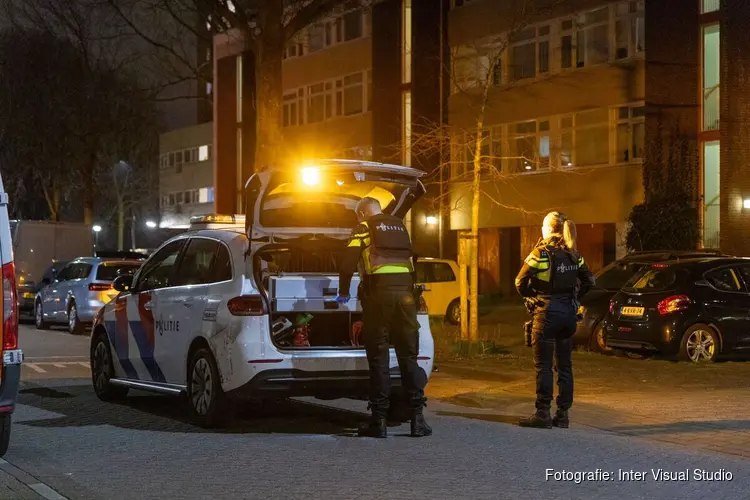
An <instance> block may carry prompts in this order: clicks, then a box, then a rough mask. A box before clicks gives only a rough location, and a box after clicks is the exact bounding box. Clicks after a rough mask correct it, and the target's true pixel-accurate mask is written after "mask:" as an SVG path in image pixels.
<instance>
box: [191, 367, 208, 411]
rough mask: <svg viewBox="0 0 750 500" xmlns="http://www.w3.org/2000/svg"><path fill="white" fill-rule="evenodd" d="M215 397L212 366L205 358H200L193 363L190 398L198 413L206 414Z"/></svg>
mask: <svg viewBox="0 0 750 500" xmlns="http://www.w3.org/2000/svg"><path fill="white" fill-rule="evenodd" d="M212 399H213V379H212V377H211V367H210V366H209V364H208V361H207V360H206V359H205V358H200V359H198V360H197V361H196V362H195V365H193V373H192V375H191V387H190V400H191V402H192V404H193V408H195V411H196V413H198V415H201V416H203V415H206V414H207V413H208V409H209V407H210V406H211V400H212Z"/></svg>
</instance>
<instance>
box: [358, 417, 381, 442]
mask: <svg viewBox="0 0 750 500" xmlns="http://www.w3.org/2000/svg"><path fill="white" fill-rule="evenodd" d="M357 434H358V435H359V436H362V437H373V438H386V437H388V419H387V418H386V417H383V416H381V415H375V414H374V415H373V416H372V417H370V421H369V422H367V423H366V424H363V425H361V426H360V427H359V431H358V432H357Z"/></svg>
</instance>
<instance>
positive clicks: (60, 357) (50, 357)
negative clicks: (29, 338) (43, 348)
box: [24, 356, 88, 361]
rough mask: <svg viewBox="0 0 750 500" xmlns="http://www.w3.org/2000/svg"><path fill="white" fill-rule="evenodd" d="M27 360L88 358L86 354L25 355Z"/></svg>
mask: <svg viewBox="0 0 750 500" xmlns="http://www.w3.org/2000/svg"><path fill="white" fill-rule="evenodd" d="M24 359H26V360H28V361H41V360H43V359H88V356H38V357H26V358H24Z"/></svg>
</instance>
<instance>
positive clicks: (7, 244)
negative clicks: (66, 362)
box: [0, 176, 23, 457]
mask: <svg viewBox="0 0 750 500" xmlns="http://www.w3.org/2000/svg"><path fill="white" fill-rule="evenodd" d="M0 269H1V272H2V285H3V296H2V303H1V304H0V305H2V313H3V316H2V322H0V332H1V334H0V353H2V358H0V359H1V360H2V366H1V367H0V457H2V456H4V455H5V452H6V451H8V444H9V443H10V428H11V414H12V413H13V410H14V409H15V405H16V395H17V394H18V385H19V383H20V380H21V363H22V362H23V352H22V351H21V350H20V349H19V348H18V304H17V298H18V297H17V291H16V270H15V265H14V263H13V242H12V240H11V235H10V221H9V219H8V195H7V193H6V192H5V188H4V187H3V179H2V176H0Z"/></svg>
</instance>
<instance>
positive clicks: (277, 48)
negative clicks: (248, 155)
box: [254, 1, 284, 171]
mask: <svg viewBox="0 0 750 500" xmlns="http://www.w3.org/2000/svg"><path fill="white" fill-rule="evenodd" d="M282 4H283V2H279V1H269V2H264V7H263V8H262V9H261V10H260V17H261V23H260V26H261V32H260V34H259V35H258V36H257V39H256V40H257V41H256V44H255V87H256V92H255V111H256V127H257V129H256V130H257V132H256V144H255V168H254V170H255V171H260V170H263V169H265V168H267V167H268V166H270V165H277V164H278V160H279V158H280V153H281V151H282V149H281V147H282V139H283V138H282V128H281V125H282V122H281V107H282V104H283V86H282V81H281V76H282V72H281V63H282V60H283V56H284V30H283V13H284V11H283V5H282Z"/></svg>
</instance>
